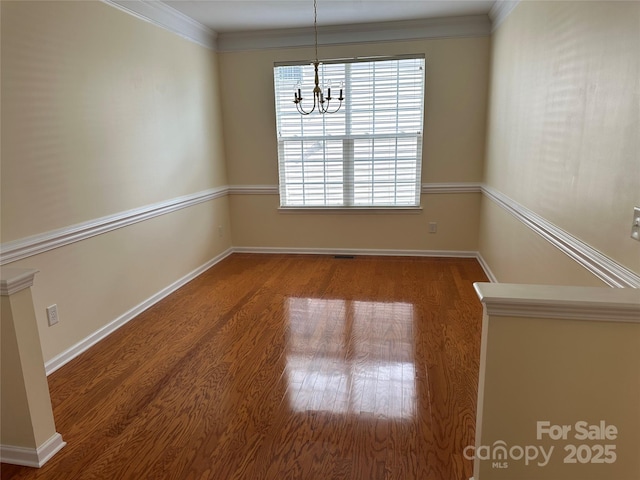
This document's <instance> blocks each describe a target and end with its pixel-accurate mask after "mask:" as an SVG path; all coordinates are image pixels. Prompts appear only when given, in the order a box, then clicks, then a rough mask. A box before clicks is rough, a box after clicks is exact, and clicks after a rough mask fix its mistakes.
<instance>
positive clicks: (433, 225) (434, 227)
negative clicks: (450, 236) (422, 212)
mask: <svg viewBox="0 0 640 480" xmlns="http://www.w3.org/2000/svg"><path fill="white" fill-rule="evenodd" d="M429 233H438V223H437V222H429Z"/></svg>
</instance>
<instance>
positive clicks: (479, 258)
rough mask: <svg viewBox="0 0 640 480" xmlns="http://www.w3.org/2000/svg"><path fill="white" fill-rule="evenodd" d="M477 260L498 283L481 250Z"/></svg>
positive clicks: (492, 281)
mask: <svg viewBox="0 0 640 480" xmlns="http://www.w3.org/2000/svg"><path fill="white" fill-rule="evenodd" d="M476 260H478V263H479V264H480V266H481V267H482V269H483V270H484V273H485V275H486V276H487V278H488V279H489V281H490V282H491V283H498V279H497V278H496V276H495V275H494V274H493V272H492V271H491V269H490V268H489V264H488V263H487V262H486V261H485V259H484V257H483V256H482V254H481V253H480V252H478V254H477V255H476ZM472 480H473V479H472Z"/></svg>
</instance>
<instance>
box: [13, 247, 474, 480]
mask: <svg viewBox="0 0 640 480" xmlns="http://www.w3.org/2000/svg"><path fill="white" fill-rule="evenodd" d="M475 281H487V279H486V277H485V275H484V273H483V271H482V269H481V267H480V265H479V264H478V262H477V261H475V260H473V259H433V258H400V257H394V258H391V257H356V258H355V259H335V258H333V257H330V256H287V255H250V254H234V255H232V256H231V257H228V258H227V259H225V260H223V261H222V262H221V263H219V264H218V265H216V266H215V267H213V268H212V269H210V270H209V271H207V272H206V273H204V274H203V275H201V276H200V277H198V278H197V279H195V280H194V281H192V282H190V283H189V284H187V285H186V286H184V287H183V288H181V289H180V290H179V291H177V292H176V293H174V294H173V295H171V296H170V297H168V298H166V299H164V300H163V301H161V302H160V303H158V304H156V305H155V306H153V307H152V308H150V309H149V310H147V311H146V312H144V313H143V314H142V315H140V316H139V317H138V318H136V319H135V320H133V321H131V322H129V323H128V324H127V325H125V326H123V327H122V328H120V329H119V330H118V331H116V332H115V333H113V334H112V335H110V336H109V337H108V338H107V339H105V340H103V341H102V342H100V343H99V344H98V345H96V346H94V347H92V348H91V349H90V350H89V351H87V352H85V353H84V354H82V355H81V356H79V357H78V358H76V359H75V360H73V361H72V362H70V363H69V364H67V365H65V366H64V367H62V368H61V369H60V370H58V371H57V372H55V373H53V374H52V375H50V376H49V385H50V390H51V396H52V402H53V407H54V415H55V419H56V426H57V430H58V432H60V433H61V434H62V436H63V438H64V440H65V441H66V442H67V446H66V447H65V448H64V449H63V450H62V451H61V452H60V453H58V454H57V455H56V456H55V457H54V458H53V459H52V460H50V461H49V462H48V463H47V464H46V465H45V466H44V467H43V468H41V469H31V468H24V467H16V466H11V465H4V464H3V465H2V479H36V478H38V479H65V480H70V479H79V478H82V479H85V478H86V479H110V480H111V479H134V480H138V479H152V478H154V479H181V480H182V479H198V480H204V479H212V480H213V479H215V480H226V479H249V480H263V479H264V480H266V479H269V480H285V479H301V480H302V479H304V480H331V479H336V480H337V479H350V480H354V479H362V480H373V479H420V480H463V479H464V480H467V479H468V478H469V477H470V476H471V475H472V466H471V462H470V461H467V460H465V459H464V458H463V449H464V447H465V446H466V445H468V444H471V443H473V440H474V424H475V413H476V408H475V405H476V394H477V393H476V392H477V377H478V363H479V356H480V324H481V304H480V302H479V301H478V299H477V297H476V295H475V293H474V291H473V287H472V283H473V282H475Z"/></svg>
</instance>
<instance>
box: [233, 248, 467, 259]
mask: <svg viewBox="0 0 640 480" xmlns="http://www.w3.org/2000/svg"><path fill="white" fill-rule="evenodd" d="M233 251H234V252H237V253H282V254H294V255H295V254H298V255H372V256H385V257H453V258H477V256H478V252H475V251H466V250H395V249H367V248H299V247H233Z"/></svg>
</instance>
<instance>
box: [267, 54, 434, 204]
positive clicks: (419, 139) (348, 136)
mask: <svg viewBox="0 0 640 480" xmlns="http://www.w3.org/2000/svg"><path fill="white" fill-rule="evenodd" d="M407 59H409V60H422V78H421V86H422V91H421V104H420V105H419V110H420V113H419V117H418V118H419V119H420V123H419V127H420V128H419V130H418V131H417V132H416V133H407V132H400V131H396V132H395V133H381V134H375V133H372V134H368V135H358V134H353V133H351V132H350V131H345V134H344V135H336V136H331V135H322V136H321V137H322V139H321V141H323V142H326V141H327V140H329V141H343V142H345V141H347V142H348V141H351V142H353V141H354V139H356V138H358V137H365V138H370V139H371V140H372V141H373V140H380V139H382V138H392V139H395V140H396V142H397V139H399V138H402V137H407V138H415V139H416V147H415V148H416V157H415V162H416V164H415V172H416V177H417V178H416V181H415V183H414V184H413V185H414V188H415V195H416V202H417V204H411V205H408V204H396V205H384V204H375V203H374V204H371V205H363V204H353V203H351V204H349V202H348V200H347V201H345V199H344V197H343V201H344V203H345V204H342V205H327V204H326V196H325V205H321V204H319V205H314V204H311V205H285V204H284V203H285V193H284V189H285V188H286V184H285V183H284V175H285V174H284V173H283V171H282V169H283V165H284V159H283V158H282V156H283V155H284V153H283V151H284V147H283V142H285V141H291V140H292V139H291V138H290V137H286V138H283V137H282V135H281V132H280V130H279V127H280V121H281V120H280V116H279V114H280V112H279V107H278V105H277V103H278V92H276V91H275V89H276V85H277V80H276V71H277V70H276V69H277V68H278V67H306V68H309V67H310V64H309V61H308V60H307V61H289V62H275V63H274V69H273V73H274V100H275V102H276V106H275V115H276V135H277V143H278V145H277V149H278V192H279V197H280V201H279V204H280V205H279V208H278V210H279V211H281V212H289V213H296V212H301V213H365V214H366V213H374V214H375V213H389V212H398V213H420V211H421V210H422V200H421V196H422V178H421V173H422V162H423V151H424V146H423V144H424V124H425V118H424V116H425V97H426V60H425V54H424V53H417V54H404V55H385V56H375V57H357V58H339V59H329V60H322V62H321V63H322V64H344V65H345V70H347V71H348V70H349V67H346V65H347V64H353V63H360V62H367V63H370V62H376V61H393V60H407ZM345 77H346V73H345ZM348 85H349V82H348V81H347V78H345V88H346V89H347V91H346V95H345V96H346V97H347V100H346V102H349V101H351V99H350V98H349V95H350V91H349V88H348ZM281 94H282V93H281ZM334 96H335V95H334ZM346 102H345V103H344V104H343V105H342V108H344V109H346V110H350V106H349V105H347V104H346ZM292 103H293V102H292ZM396 105H397V104H396ZM311 115H321V114H320V113H318V112H313V113H312V114H311ZM328 115H331V114H328ZM346 116H347V118H345V122H350V121H351V119H350V118H348V117H349V114H346ZM299 138H300V140H301V141H303V140H304V139H309V140H311V139H312V138H314V136H305V135H304V134H303V135H302V136H301V137H299ZM316 140H317V139H316ZM323 148H324V147H323ZM396 148H397V146H396ZM345 161H346V162H347V163H348V164H349V165H350V166H348V167H347V169H351V170H353V168H354V159H353V158H351V159H350V160H349V158H348V157H347V158H345V156H344V155H343V156H342V157H341V162H342V165H343V168H345V165H346V164H345ZM373 161H374V160H373V159H372V162H373ZM394 161H395V162H396V165H397V162H398V156H397V154H396V155H395V157H394ZM397 179H398V176H397V175H396V176H395V177H394V179H393V184H394V189H397V182H398V180H397ZM325 184H326V180H325ZM289 185H291V184H289ZM303 185H304V184H303ZM347 185H348V182H346V181H345V180H344V177H343V180H342V191H343V194H344V193H345V192H347V191H348V190H349V187H348V186H347ZM350 185H351V189H353V186H354V185H356V183H355V182H353V181H352V182H351V183H350ZM372 185H374V184H372ZM303 188H304V187H303ZM372 195H373V193H372ZM374 201H375V200H374Z"/></svg>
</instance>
